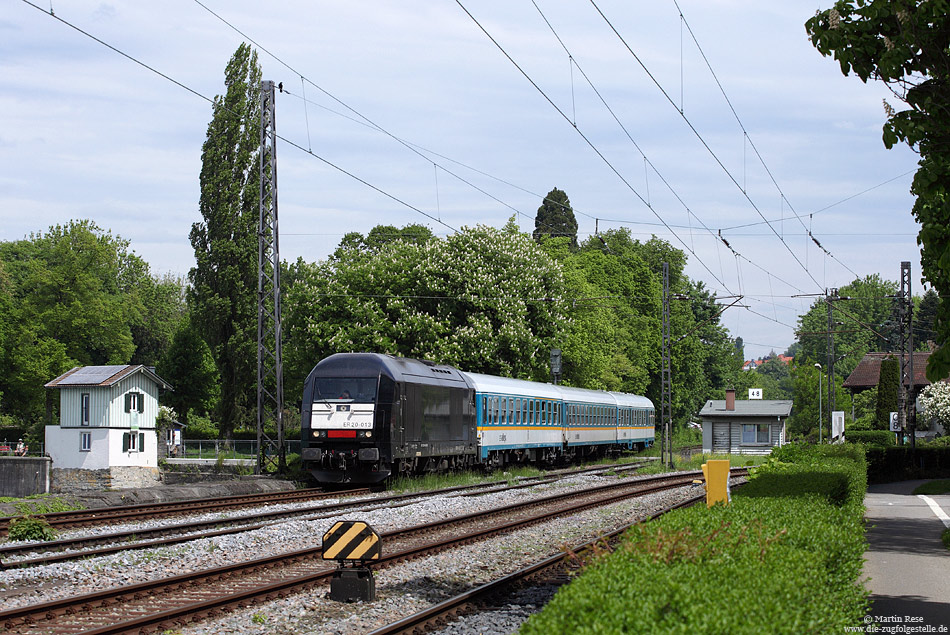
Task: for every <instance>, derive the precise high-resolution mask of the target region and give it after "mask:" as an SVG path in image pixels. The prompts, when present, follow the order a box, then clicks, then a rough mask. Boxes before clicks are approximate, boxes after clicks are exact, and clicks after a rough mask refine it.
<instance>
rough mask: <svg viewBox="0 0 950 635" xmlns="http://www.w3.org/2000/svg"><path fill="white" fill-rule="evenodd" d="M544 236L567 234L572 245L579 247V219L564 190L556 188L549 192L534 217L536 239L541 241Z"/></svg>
mask: <svg viewBox="0 0 950 635" xmlns="http://www.w3.org/2000/svg"><path fill="white" fill-rule="evenodd" d="M542 236H567V237H569V238H570V239H571V247H572V248H573V249H576V248H577V219H575V218H574V210H573V209H571V201H570V199H568V198H567V194H566V193H565V192H564V191H563V190H559V189H557V188H554V189H553V190H551V191H550V192H548V195H547V196H545V197H544V201H543V202H542V203H541V207H539V208H538V215H537V216H535V217H534V239H535V240H537V241H539V242H540V240H541V237H542Z"/></svg>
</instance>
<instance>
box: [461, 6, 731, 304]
mask: <svg viewBox="0 0 950 635" xmlns="http://www.w3.org/2000/svg"><path fill="white" fill-rule="evenodd" d="M455 1H456V4H458V5H459V7H460V8H461V9H462V11H464V12H465V14H466V15H467V16H468V17H469V18H470V19H471V20H472V22H474V23H475V25H476V26H477V27H478V28H479V29H480V30H481V31H482V33H484V34H485V36H486V37H487V38H488V39H489V40H491V42H492V44H494V45H495V47H496V48H497V49H498V50H499V51H500V52H501V54H502V55H504V56H505V58H507V59H508V61H509V62H511V64H512V65H513V66H514V67H515V68H516V69H518V72H520V73H521V74H522V76H524V78H525V79H526V80H527V81H528V83H529V84H531V85H532V86H533V87H534V89H535V90H537V91H538V93H539V94H540V95H541V96H542V97H543V98H544V100H545V101H547V102H548V104H550V105H551V107H552V108H554V110H556V111H557V113H558V114H559V115H561V117H562V118H563V119H564V120H565V121H566V122H567V123H568V124H570V126H571V127H572V128H573V129H574V130H575V132H577V134H578V135H580V137H581V139H583V140H584V142H585V143H587V145H588V146H589V147H590V148H591V150H593V151H594V153H595V154H596V155H597V156H598V157H600V159H601V160H602V161H603V162H604V164H606V165H607V167H608V168H610V170H611V171H612V172H613V173H614V174H615V175H616V176H617V178H619V179H620V180H621V182H622V183H623V184H624V185H625V186H626V187H627V189H629V190H630V191H631V192H633V194H634V195H635V196H636V197H637V198H638V199H640V202H641V203H643V205H644V206H646V208H647V209H649V210H650V211H651V212H652V213H653V215H654V216H656V218H657V219H658V220H659V221H660V222H661V223H662V224H663V226H664V227H666V228H667V229H668V230H669V231H670V233H671V234H673V235H674V236H676V238H677V240H679V241H680V244H682V245H683V248H684V249H686V250H687V251H688V252H689V253H691V254H693V256H695V257H696V259H697V260H698V261H699V263H700V264H702V265H703V267H704V268H705V269H706V271H708V272H709V275H711V276H712V277H713V278H714V279H715V280H716V281H717V282H719V284H721V285H722V286H723V288H725V289H727V290H728V289H729V286H728V285H727V284H726V283H725V282H723V281H722V280H721V279H720V278H719V276H717V275H716V274H715V273H714V272H713V270H712V269H710V268H709V266H708V265H707V264H706V263H705V262H704V261H703V260H702V259H701V258H700V257H699V255H698V254H696V252H695V251H693V250H692V249H691V248H690V247H689V245H687V244H686V243H685V242H684V241H683V239H682V238H680V236H679V235H678V234H677V233H676V232H674V231H673V229H672V228H671V227H670V226H669V224H668V223H667V222H666V221H665V220H664V219H663V217H662V216H660V214H659V213H658V212H657V211H656V210H655V209H654V208H653V206H652V205H651V204H650V203H649V201H647V200H646V199H645V198H644V197H643V195H641V194H640V192H639V191H637V189H636V188H635V187H633V185H631V184H630V182H629V181H628V180H627V179H626V177H624V176H623V174H621V173H620V171H619V170H618V169H617V168H616V167H615V166H614V165H613V163H611V162H610V160H609V159H608V158H607V157H606V156H604V154H603V153H602V152H601V151H600V149H599V148H598V147H597V146H596V145H595V144H594V142H593V141H591V140H590V138H589V137H588V136H587V135H586V134H584V131H583V130H581V129H580V127H578V126H577V125H576V123H575V122H573V121H572V120H571V118H570V117H568V116H567V113H565V112H564V111H563V110H562V109H561V108H560V107H559V106H558V105H557V104H556V103H554V101H553V100H552V99H551V97H550V96H548V94H547V93H546V92H544V90H543V89H542V88H541V87H540V86H539V85H538V84H537V82H535V81H534V79H532V78H531V76H530V75H528V73H527V71H525V70H524V69H523V68H522V67H521V66H520V65H519V64H518V62H516V61H515V59H514V58H513V57H511V55H510V54H509V53H508V51H506V50H505V48H504V47H503V46H502V45H501V44H500V43H499V42H498V41H497V40H496V39H495V38H494V37H493V36H492V34H491V33H489V32H488V30H487V29H486V28H485V27H484V26H482V24H481V22H479V21H478V19H477V18H476V17H475V16H474V15H472V13H471V12H470V11H469V10H468V9H467V8H466V7H465V5H464V4H462V2H461V0H455Z"/></svg>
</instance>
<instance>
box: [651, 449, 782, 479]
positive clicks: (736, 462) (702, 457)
mask: <svg viewBox="0 0 950 635" xmlns="http://www.w3.org/2000/svg"><path fill="white" fill-rule="evenodd" d="M768 458H769V456H768V455H767V454H766V455H758V454H756V455H745V454H694V455H692V456H691V457H689V458H688V459H687V458H683V457H681V456H679V455H678V454H675V453H674V454H673V469H675V470H683V471H687V470H699V469H701V468H702V466H703V463H705V462H706V461H710V460H726V461H729V467H752V466H754V465H761V464H762V463H765V462H766V461H767V460H768ZM668 471H669V468H667V467H666V466H665V465H663V464H662V463H660V462H659V461H653V462H651V463H650V464H649V465H646V466H644V467H643V468H642V469H641V470H640V473H641V474H662V473H663V472H668Z"/></svg>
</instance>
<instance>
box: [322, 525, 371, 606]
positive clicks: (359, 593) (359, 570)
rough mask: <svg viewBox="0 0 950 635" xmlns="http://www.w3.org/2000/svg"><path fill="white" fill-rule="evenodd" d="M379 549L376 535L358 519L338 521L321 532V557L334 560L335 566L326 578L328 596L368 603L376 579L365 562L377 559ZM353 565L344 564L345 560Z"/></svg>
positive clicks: (338, 599) (332, 598)
mask: <svg viewBox="0 0 950 635" xmlns="http://www.w3.org/2000/svg"><path fill="white" fill-rule="evenodd" d="M381 552H382V549H381V547H380V542H379V534H377V533H376V532H375V531H374V530H373V528H372V527H370V526H369V524H368V523H365V522H363V521H361V520H345V521H340V522H338V523H336V524H335V525H333V526H332V527H330V529H328V530H327V532H326V533H325V534H323V559H324V560H336V561H337V562H338V563H339V568H338V569H337V570H336V571H334V572H333V577H332V578H331V579H330V599H331V600H336V601H337V602H356V601H363V602H372V601H374V600H375V599H376V580H375V579H374V578H373V572H372V570H371V569H370V568H369V563H370V562H371V561H373V560H379V557H380V554H381ZM348 562H350V563H353V566H350V567H347V566H346V565H347V563H348Z"/></svg>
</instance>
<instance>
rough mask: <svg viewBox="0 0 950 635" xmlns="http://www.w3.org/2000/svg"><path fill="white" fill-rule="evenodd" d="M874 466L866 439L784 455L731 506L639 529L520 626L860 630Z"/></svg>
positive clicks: (530, 630) (698, 509)
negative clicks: (867, 497) (869, 479)
mask: <svg viewBox="0 0 950 635" xmlns="http://www.w3.org/2000/svg"><path fill="white" fill-rule="evenodd" d="M783 449H784V448H783ZM866 469H867V468H866V463H865V460H864V456H863V451H862V448H861V447H860V446H836V447H828V446H825V447H823V448H820V449H817V448H810V449H801V448H790V449H789V450H788V451H786V452H785V453H780V452H779V453H777V456H776V458H775V459H773V460H770V461H769V462H768V463H767V464H766V466H763V467H762V468H759V469H758V470H757V474H756V476H755V477H754V478H753V479H752V480H751V481H750V482H749V484H748V485H746V486H743V487H742V488H737V489H736V490H735V491H734V492H733V497H732V504H731V505H729V506H721V505H720V506H716V507H713V508H712V509H706V508H705V506H694V507H692V508H689V509H685V510H681V511H678V512H675V513H672V514H667V515H666V516H664V517H663V518H661V519H659V520H657V521H654V522H650V523H647V524H644V525H638V526H636V527H634V528H632V529H631V530H630V531H628V532H627V533H626V534H625V535H624V538H623V539H622V541H621V543H620V545H619V546H618V547H617V548H616V549H615V550H614V551H613V552H611V553H608V554H605V555H601V556H598V557H595V558H594V559H593V561H592V562H590V563H589V564H588V566H587V567H586V569H585V570H584V571H583V574H582V575H581V576H580V577H578V578H577V579H576V580H574V581H573V582H572V583H571V584H569V585H567V586H565V587H562V588H561V590H560V591H559V592H558V593H557V594H556V595H555V597H554V598H553V600H552V601H551V602H550V603H549V604H548V606H547V607H545V609H544V610H543V611H542V612H540V613H538V614H536V615H535V616H533V617H532V618H531V619H530V620H528V621H527V622H526V623H525V624H524V625H523V626H522V629H521V631H520V632H521V633H525V634H527V635H534V634H539V635H540V634H546V633H555V632H563V633H566V632H577V633H726V632H729V633H761V632H768V633H802V632H843V631H844V628H845V627H848V626H861V625H862V624H863V622H862V620H863V617H864V615H865V614H866V610H867V591H866V590H865V589H864V588H863V587H862V586H861V585H860V584H859V582H858V581H859V578H860V573H861V565H862V561H863V555H864V551H865V547H866V544H865V540H864V524H863V519H862V517H863V513H864V505H863V501H864V494H865V491H866V489H867V486H866Z"/></svg>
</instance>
